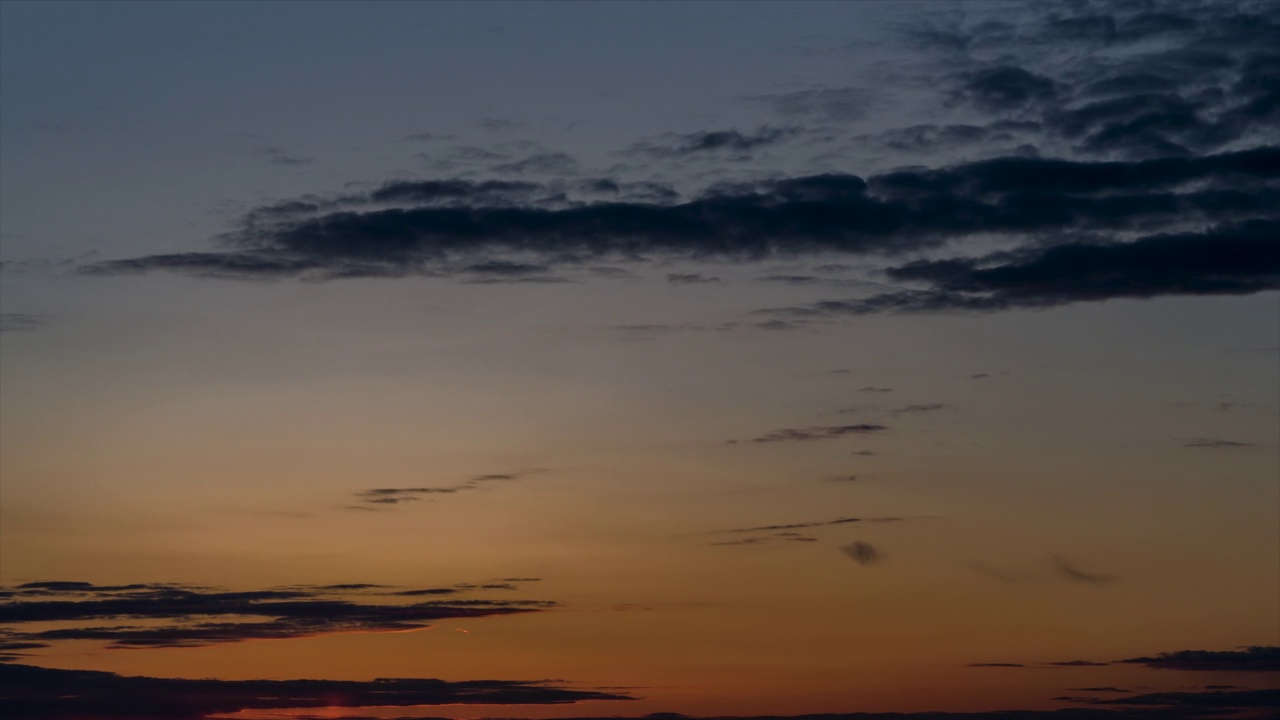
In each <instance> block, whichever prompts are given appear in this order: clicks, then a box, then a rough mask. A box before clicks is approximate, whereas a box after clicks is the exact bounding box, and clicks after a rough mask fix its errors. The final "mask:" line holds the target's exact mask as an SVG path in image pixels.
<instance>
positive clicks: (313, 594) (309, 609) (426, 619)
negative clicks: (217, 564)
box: [0, 581, 555, 652]
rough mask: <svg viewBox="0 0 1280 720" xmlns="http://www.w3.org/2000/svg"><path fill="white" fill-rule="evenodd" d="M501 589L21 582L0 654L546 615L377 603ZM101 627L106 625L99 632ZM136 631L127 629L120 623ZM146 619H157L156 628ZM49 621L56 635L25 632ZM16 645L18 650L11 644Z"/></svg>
mask: <svg viewBox="0 0 1280 720" xmlns="http://www.w3.org/2000/svg"><path fill="white" fill-rule="evenodd" d="M509 587H510V586H509V585H505V584H485V585H461V586H455V587H454V588H449V589H435V588H431V589H408V590H391V589H386V588H384V587H383V586H379V585H370V584H363V583H354V584H346V585H327V586H295V587H283V588H271V589H267V590H254V591H244V592H229V591H223V590H218V589H210V588H203V587H196V586H186V585H176V584H135V585H122V586H96V585H92V584H90V583H83V582H61V581H59V582H40V583H27V584H25V585H19V586H16V587H11V588H6V589H5V592H4V595H3V597H0V626H4V628H5V629H4V635H3V636H0V641H3V643H5V644H7V647H5V648H0V652H5V651H8V652H11V651H15V650H22V649H31V648H34V647H37V646H38V645H37V644H39V645H49V644H51V643H56V642H60V641H69V640H94V641H99V642H103V643H105V644H106V646H107V647H109V648H157V647H200V646H206V645H215V644H221V643H231V642H241V641H246V640H285V639H292V638H302V637H311V636H315V635H322V634H332V633H368V632H403V631H411V630H424V629H426V628H429V627H431V626H432V623H433V621H436V620H442V619H448V618H477V617H486V616H491V615H508V614H513V613H526V612H536V611H540V610H546V609H548V608H551V607H554V606H555V603H553V602H549V601H544V600H489V599H470V598H468V599H461V598H460V599H452V598H451V599H449V600H440V601H430V602H415V603H405V602H403V601H399V600H397V601H387V600H385V599H384V600H379V597H380V596H381V597H383V598H391V597H411V596H416V595H444V594H450V595H451V594H453V593H454V592H456V591H462V590H487V589H495V588H496V589H507V588H509ZM105 620H109V621H111V623H112V624H108V625H104V624H101V623H102V622H103V621H105ZM130 621H133V622H138V623H140V624H135V625H129V624H124V623H127V622H130ZM156 621H164V622H162V623H157V622H156ZM43 623H58V624H59V625H60V627H56V628H44V627H29V625H31V624H43ZM22 644H26V646H25V647H19V645H22Z"/></svg>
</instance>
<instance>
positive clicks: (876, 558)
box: [840, 541, 881, 566]
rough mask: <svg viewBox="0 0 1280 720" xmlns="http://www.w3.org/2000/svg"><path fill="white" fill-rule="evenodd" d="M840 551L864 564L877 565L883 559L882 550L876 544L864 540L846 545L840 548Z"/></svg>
mask: <svg viewBox="0 0 1280 720" xmlns="http://www.w3.org/2000/svg"><path fill="white" fill-rule="evenodd" d="M840 552H842V553H844V554H845V555H847V556H849V558H850V559H852V560H853V561H854V562H856V563H858V564H859V565H862V566H867V565H876V564H878V563H879V562H880V559H881V556H880V551H879V550H877V549H876V548H875V546H874V545H872V544H870V543H865V542H862V541H858V542H855V543H852V544H850V545H845V546H844V547H842V548H840Z"/></svg>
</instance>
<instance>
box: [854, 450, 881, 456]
mask: <svg viewBox="0 0 1280 720" xmlns="http://www.w3.org/2000/svg"><path fill="white" fill-rule="evenodd" d="M849 454H850V455H860V456H862V457H871V456H872V455H875V454H877V453H876V451H875V450H854V451H853V452H851V453H849Z"/></svg>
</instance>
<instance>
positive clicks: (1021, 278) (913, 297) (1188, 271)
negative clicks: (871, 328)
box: [774, 220, 1280, 316]
mask: <svg viewBox="0 0 1280 720" xmlns="http://www.w3.org/2000/svg"><path fill="white" fill-rule="evenodd" d="M1277 237H1280V222H1278V221H1270V220H1252V221H1249V222H1247V223H1243V224H1240V225H1227V226H1217V227H1214V228H1211V229H1209V230H1207V231H1204V232H1188V233H1179V234H1176V235H1152V236H1147V237H1143V238H1140V239H1138V240H1135V241H1132V242H1125V243H1112V244H1098V243H1070V244H1064V245H1057V246H1053V247H1050V248H1047V249H1036V250H1031V251H1027V252H1024V253H1020V254H1019V255H1020V257H1018V258H1014V259H1010V258H1009V256H1008V255H1007V254H1000V255H996V256H991V257H989V258H980V259H962V260H939V261H917V262H913V263H910V264H908V265H903V266H900V267H896V268H891V269H890V270H889V271H888V274H889V275H890V277H892V278H894V279H897V280H902V281H914V282H924V283H927V284H929V285H930V286H931V287H929V288H928V289H925V290H902V291H896V292H890V293H883V294H879V295H873V296H871V297H868V298H863V299H858V300H847V301H839V300H837V301H824V302H819V303H814V304H811V305H806V306H801V307H795V308H784V309H780V310H775V311H774V312H781V313H784V314H790V315H801V316H806V315H809V316H812V315H828V316H832V315H866V314H872V313H882V312H947V311H951V312H956V311H959V312H991V311H996V310H1008V309H1014V308H1045V307H1053V306H1057V305H1066V304H1070V303H1076V302H1089V301H1104V300H1110V299H1116V298H1139V299H1147V298H1153V297H1159V296H1165V295H1248V294H1253V293H1257V292H1262V291H1266V290H1276V289H1280V245H1278V244H1277V242H1276V238H1277ZM992 261H996V262H997V263H998V264H991V262H992Z"/></svg>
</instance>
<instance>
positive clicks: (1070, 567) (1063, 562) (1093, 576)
mask: <svg viewBox="0 0 1280 720" xmlns="http://www.w3.org/2000/svg"><path fill="white" fill-rule="evenodd" d="M1049 561H1050V562H1051V563H1052V564H1053V569H1054V571H1055V572H1057V573H1058V575H1060V576H1061V577H1064V578H1066V579H1068V580H1074V581H1075V582H1081V583H1087V584H1090V585H1107V584H1109V583H1113V582H1115V581H1116V580H1117V579H1118V578H1117V577H1116V576H1114V575H1103V574H1100V573H1092V572H1085V571H1084V570H1081V569H1080V568H1079V567H1077V566H1076V565H1074V564H1073V563H1071V562H1068V561H1067V559H1066V558H1064V557H1062V556H1060V555H1050V556H1049Z"/></svg>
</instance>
